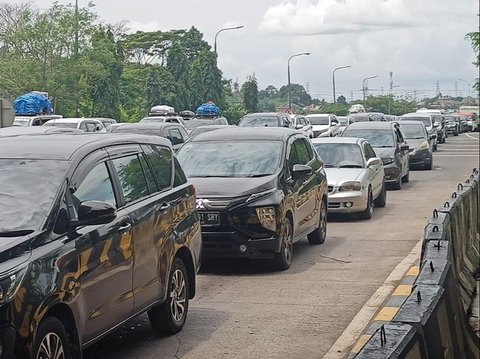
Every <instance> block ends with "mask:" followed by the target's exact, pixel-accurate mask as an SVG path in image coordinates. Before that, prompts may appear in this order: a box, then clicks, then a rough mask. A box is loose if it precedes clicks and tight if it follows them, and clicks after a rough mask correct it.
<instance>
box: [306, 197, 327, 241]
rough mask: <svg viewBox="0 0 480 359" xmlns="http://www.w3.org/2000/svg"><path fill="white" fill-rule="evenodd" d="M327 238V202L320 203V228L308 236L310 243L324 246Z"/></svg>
mask: <svg viewBox="0 0 480 359" xmlns="http://www.w3.org/2000/svg"><path fill="white" fill-rule="evenodd" d="M326 238H327V204H326V203H325V201H323V200H322V201H320V218H319V220H318V227H317V228H315V230H314V231H313V232H312V233H310V234H308V235H307V239H308V243H310V244H323V243H325V239H326Z"/></svg>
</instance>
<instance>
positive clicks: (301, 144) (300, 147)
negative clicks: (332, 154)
mask: <svg viewBox="0 0 480 359" xmlns="http://www.w3.org/2000/svg"><path fill="white" fill-rule="evenodd" d="M295 147H296V149H297V152H298V158H299V159H300V161H301V162H300V163H301V164H303V165H306V164H307V163H309V162H310V161H311V160H312V159H313V149H312V146H310V144H309V143H308V141H307V140H305V139H303V138H302V139H299V140H295Z"/></svg>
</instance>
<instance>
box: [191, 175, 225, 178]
mask: <svg viewBox="0 0 480 359" xmlns="http://www.w3.org/2000/svg"><path fill="white" fill-rule="evenodd" d="M190 177H193V178H213V177H216V178H230V177H232V176H226V175H203V176H195V175H191V176H190Z"/></svg>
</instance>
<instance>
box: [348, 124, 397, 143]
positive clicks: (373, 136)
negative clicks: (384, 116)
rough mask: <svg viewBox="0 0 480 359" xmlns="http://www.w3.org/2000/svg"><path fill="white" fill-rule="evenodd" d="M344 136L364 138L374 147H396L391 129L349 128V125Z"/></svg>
mask: <svg viewBox="0 0 480 359" xmlns="http://www.w3.org/2000/svg"><path fill="white" fill-rule="evenodd" d="M342 136H344V137H358V138H364V139H366V140H367V141H368V142H369V143H370V144H371V145H372V147H394V143H395V142H394V141H393V133H392V131H390V130H377V129H372V130H368V129H364V130H360V129H358V130H349V129H348V127H347V129H346V130H345V131H344V132H343V134H342Z"/></svg>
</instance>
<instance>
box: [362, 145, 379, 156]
mask: <svg viewBox="0 0 480 359" xmlns="http://www.w3.org/2000/svg"><path fill="white" fill-rule="evenodd" d="M363 149H364V151H365V158H366V159H367V160H368V159H370V158H373V157H377V154H376V153H375V151H374V149H373V148H372V146H370V144H369V143H365V144H364V145H363Z"/></svg>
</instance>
